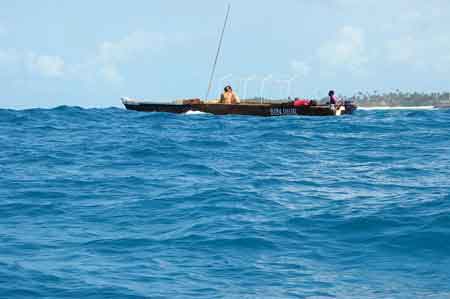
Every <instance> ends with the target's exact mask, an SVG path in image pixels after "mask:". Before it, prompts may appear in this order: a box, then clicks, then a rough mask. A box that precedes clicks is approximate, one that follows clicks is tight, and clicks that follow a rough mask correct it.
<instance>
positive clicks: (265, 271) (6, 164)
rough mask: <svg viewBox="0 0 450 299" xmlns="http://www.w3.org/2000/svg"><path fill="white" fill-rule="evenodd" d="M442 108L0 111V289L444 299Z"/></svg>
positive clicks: (449, 121)
mask: <svg viewBox="0 0 450 299" xmlns="http://www.w3.org/2000/svg"><path fill="white" fill-rule="evenodd" d="M449 178H450V111H445V110H433V111H358V112H356V113H355V114H354V115H353V116H345V117H322V118H320V117H280V118H259V117H245V116H225V117H218V116H212V115H170V114H146V113H138V112H128V111H125V110H122V109H116V108H111V109H81V108H74V107H58V108H55V109H49V110H45V109H32V110H22V111H15V110H0V298H85V299H87V298H311V299H313V298H315V299H319V298H321V299H328V298H433V299H436V298H450V195H449V194H450V182H449Z"/></svg>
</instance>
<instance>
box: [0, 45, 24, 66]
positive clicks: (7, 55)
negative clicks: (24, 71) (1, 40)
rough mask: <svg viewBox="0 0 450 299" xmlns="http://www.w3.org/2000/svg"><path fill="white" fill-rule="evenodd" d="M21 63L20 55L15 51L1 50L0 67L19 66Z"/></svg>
mask: <svg viewBox="0 0 450 299" xmlns="http://www.w3.org/2000/svg"><path fill="white" fill-rule="evenodd" d="M19 61H20V55H19V53H17V51H16V50H14V49H5V50H3V49H0V65H6V64H17V63H18V62H19Z"/></svg>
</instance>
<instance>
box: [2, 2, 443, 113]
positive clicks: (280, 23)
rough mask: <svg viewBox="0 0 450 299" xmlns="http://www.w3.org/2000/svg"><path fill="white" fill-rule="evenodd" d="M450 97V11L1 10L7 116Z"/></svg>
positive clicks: (117, 5) (324, 7)
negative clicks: (131, 103) (141, 104)
mask: <svg viewBox="0 0 450 299" xmlns="http://www.w3.org/2000/svg"><path fill="white" fill-rule="evenodd" d="M228 3H231V5H232V9H231V15H230V21H229V24H228V27H227V30H226V33H225V38H224V43H223V48H222V52H221V56H220V59H219V63H218V65H217V71H216V76H215V80H214V85H213V89H212V93H211V94H212V95H211V97H217V96H218V95H219V94H220V91H221V90H222V89H223V86H224V85H225V84H231V85H233V87H234V89H235V90H236V91H237V92H238V94H239V95H240V96H241V97H253V96H264V97H268V98H281V97H287V96H292V97H309V98H317V97H323V96H325V95H326V94H327V92H328V90H329V89H335V90H336V91H337V92H338V93H339V94H342V95H352V94H355V93H357V92H360V91H361V92H375V91H377V92H389V91H393V90H396V89H400V90H402V91H421V92H422V91H423V92H434V91H436V92H439V91H448V90H450V34H448V30H449V28H450V1H448V0H428V1H423V0H376V1H375V0H364V1H361V0H280V1H267V0H258V1H256V0H240V1H237V0H229V1H223V0H214V1H207V0H192V1H181V0H178V1H175V0H164V1H157V0H134V1H106V0H96V1H88V0H78V1H72V0H40V1H28V0H27V1H25V0H14V1H8V0H0V107H1V108H16V109H22V108H31V107H55V106H60V105H72V106H81V107H110V106H120V105H121V103H120V98H121V97H123V96H127V97H132V98H137V99H146V100H150V101H172V100H175V99H181V98H204V97H205V94H206V90H207V87H208V79H209V76H210V72H211V67H212V62H213V59H214V56H215V52H216V49H217V44H218V39H219V35H220V31H221V27H222V25H223V21H224V17H225V13H226V8H227V4H228Z"/></svg>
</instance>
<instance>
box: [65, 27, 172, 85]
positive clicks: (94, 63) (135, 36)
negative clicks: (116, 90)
mask: <svg viewBox="0 0 450 299" xmlns="http://www.w3.org/2000/svg"><path fill="white" fill-rule="evenodd" d="M165 44H166V37H165V36H164V35H163V34H162V33H155V32H144V31H134V32H131V33H130V34H128V35H127V36H125V37H123V38H121V39H119V40H116V41H104V42H102V43H100V44H99V46H98V47H97V50H96V52H95V53H94V55H93V56H92V57H91V58H90V59H88V60H87V61H86V62H84V63H82V64H80V65H77V66H72V67H71V72H72V73H73V74H75V76H77V77H81V78H83V79H87V80H97V79H98V78H101V79H102V80H105V81H108V82H111V83H118V82H121V81H123V80H124V77H123V75H122V74H121V67H122V66H123V65H125V64H127V63H130V62H133V61H135V60H139V59H146V58H145V57H146V56H147V55H149V54H150V53H152V52H157V51H159V50H161V49H163V48H164V47H165ZM92 73H94V74H95V75H94V76H92Z"/></svg>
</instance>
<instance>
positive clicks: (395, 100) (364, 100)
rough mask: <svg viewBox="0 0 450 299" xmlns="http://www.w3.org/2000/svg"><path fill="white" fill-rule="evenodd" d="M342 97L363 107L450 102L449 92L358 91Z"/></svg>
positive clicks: (446, 103) (447, 103)
mask: <svg viewBox="0 0 450 299" xmlns="http://www.w3.org/2000/svg"><path fill="white" fill-rule="evenodd" d="M342 98H343V99H346V100H349V101H354V102H355V103H357V104H358V105H359V106H365V107H375V106H378V107H385V106H386V107H395V106H441V105H449V104H450V92H432V93H425V92H402V91H399V90H397V91H395V92H388V93H382V94H379V93H378V92H376V91H375V92H373V93H363V92H358V93H357V94H356V95H353V96H351V97H342Z"/></svg>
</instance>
